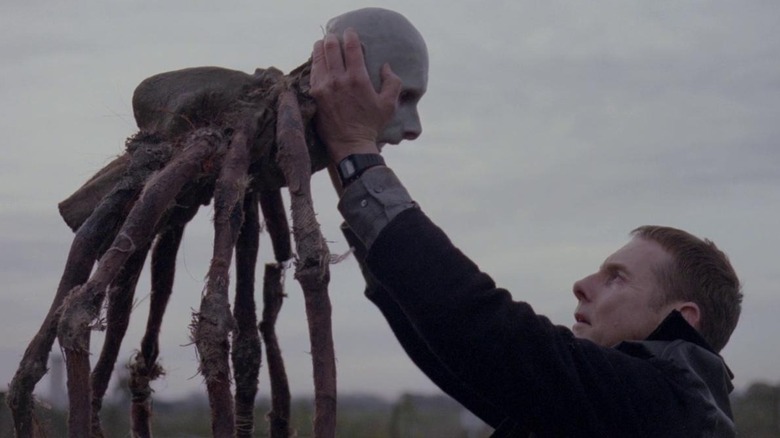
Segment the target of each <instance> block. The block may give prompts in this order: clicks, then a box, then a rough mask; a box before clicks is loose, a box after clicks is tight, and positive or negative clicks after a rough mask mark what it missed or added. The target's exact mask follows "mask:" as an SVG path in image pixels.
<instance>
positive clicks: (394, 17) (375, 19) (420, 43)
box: [326, 8, 428, 145]
mask: <svg viewBox="0 0 780 438" xmlns="http://www.w3.org/2000/svg"><path fill="white" fill-rule="evenodd" d="M347 28H352V29H354V30H355V31H356V32H357V34H358V35H359V36H360V41H361V42H362V43H363V48H364V53H365V60H366V68H367V70H368V74H369V76H370V77H371V82H372V83H373V85H374V88H375V89H376V90H379V89H380V88H381V87H380V86H381V76H380V70H381V68H382V65H384V64H385V63H389V64H390V68H392V69H393V72H395V74H396V75H398V76H399V77H400V78H401V81H402V82H403V87H402V89H401V94H400V96H399V98H398V107H397V109H396V112H395V115H394V117H393V120H391V121H390V123H389V124H388V125H387V127H386V128H385V130H384V131H383V132H382V133H380V135H379V138H378V139H377V143H379V144H380V145H382V144H385V143H391V144H398V143H400V142H401V141H402V140H414V139H415V138H417V137H418V136H419V135H420V134H421V133H422V125H421V123H420V116H419V114H418V112H417V103H418V102H419V101H420V99H421V98H422V96H423V95H424V94H425V91H426V90H427V88H428V48H427V47H426V45H425V40H423V37H422V35H420V32H418V31H417V29H416V28H415V27H414V26H413V25H412V23H410V22H409V20H407V19H406V17H404V16H403V15H401V14H399V13H397V12H394V11H390V10H387V9H381V8H364V9H358V10H355V11H350V12H347V13H345V14H342V15H339V16H338V17H334V18H332V19H331V20H330V21H328V24H327V25H326V31H327V32H328V33H333V34H335V35H336V36H338V37H339V38H341V37H342V34H343V33H344V30H346V29H347Z"/></svg>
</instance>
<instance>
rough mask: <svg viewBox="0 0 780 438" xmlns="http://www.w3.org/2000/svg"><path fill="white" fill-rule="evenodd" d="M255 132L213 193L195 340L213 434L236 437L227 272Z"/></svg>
mask: <svg viewBox="0 0 780 438" xmlns="http://www.w3.org/2000/svg"><path fill="white" fill-rule="evenodd" d="M253 138H254V129H253V128H249V127H244V128H243V129H239V130H237V131H236V132H235V133H234V134H233V138H232V141H231V144H230V147H229V150H228V152H227V155H226V156H225V159H224V161H223V163H222V169H221V171H220V176H219V179H218V180H217V184H216V187H215V190H214V255H213V257H212V259H211V265H210V267H209V272H208V275H207V280H206V292H205V294H204V295H203V297H202V299H201V304H200V312H199V313H198V314H197V315H196V318H195V321H194V324H193V325H194V327H193V339H194V341H195V345H196V347H197V349H198V355H199V357H200V372H201V374H202V375H203V377H204V379H205V381H206V388H207V390H208V395H209V405H210V406H211V420H212V422H211V430H212V434H213V435H214V436H233V435H234V434H235V413H234V408H233V397H232V394H231V391H230V365H229V362H228V353H229V350H230V345H229V342H228V335H229V333H230V332H231V331H232V330H234V329H235V320H234V319H233V316H232V315H231V314H230V303H229V300H228V283H229V275H228V269H229V267H230V263H231V259H232V254H233V247H234V245H235V243H236V240H237V238H238V234H239V231H240V229H241V225H242V221H243V216H244V215H243V203H244V194H245V190H246V187H247V185H248V183H249V179H248V176H247V169H248V168H249V144H250V139H253Z"/></svg>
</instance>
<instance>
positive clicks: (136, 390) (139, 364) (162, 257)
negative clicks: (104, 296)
mask: <svg viewBox="0 0 780 438" xmlns="http://www.w3.org/2000/svg"><path fill="white" fill-rule="evenodd" d="M198 208H199V205H198V204H195V205H194V206H191V207H179V206H178V205H177V206H174V207H172V209H171V210H172V212H171V215H170V217H169V218H168V221H167V225H166V227H165V228H164V229H163V230H162V231H160V233H159V234H158V236H157V239H156V240H155V242H154V247H153V249H152V263H151V271H152V291H151V297H150V300H149V301H150V302H149V316H148V318H147V321H146V332H145V333H144V337H143V340H142V341H141V351H140V352H139V353H137V354H136V356H135V359H134V361H133V363H132V364H131V365H130V384H129V386H130V388H129V389H130V395H131V400H132V405H131V407H130V429H131V431H132V436H134V437H148V436H151V434H152V432H151V424H150V419H151V414H152V412H151V409H152V403H151V393H152V390H151V388H150V386H149V383H150V382H151V381H152V380H154V379H156V378H157V377H159V376H160V374H162V369H161V368H160V366H159V365H158V364H157V355H158V353H159V349H158V337H159V334H160V326H161V325H162V319H163V315H164V313H165V309H166V307H167V305H168V299H169V298H170V296H171V291H172V289H173V279H174V275H175V273H176V254H177V253H178V251H179V244H180V243H181V239H182V236H183V235H184V227H185V226H186V225H187V223H188V222H189V221H190V220H192V218H193V217H194V216H195V213H197V212H198Z"/></svg>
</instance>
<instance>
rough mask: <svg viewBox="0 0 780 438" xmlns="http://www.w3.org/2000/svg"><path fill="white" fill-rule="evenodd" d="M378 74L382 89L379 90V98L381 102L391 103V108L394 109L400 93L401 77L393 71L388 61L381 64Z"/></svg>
mask: <svg viewBox="0 0 780 438" xmlns="http://www.w3.org/2000/svg"><path fill="white" fill-rule="evenodd" d="M380 76H381V78H382V89H381V90H379V98H380V100H381V101H382V102H383V103H385V104H387V105H392V107H393V109H395V105H396V103H397V102H398V95H399V94H400V93H401V85H403V83H402V81H401V78H399V77H398V75H396V74H395V73H393V70H392V69H391V68H390V64H388V63H385V64H384V65H383V66H382V70H381V71H380Z"/></svg>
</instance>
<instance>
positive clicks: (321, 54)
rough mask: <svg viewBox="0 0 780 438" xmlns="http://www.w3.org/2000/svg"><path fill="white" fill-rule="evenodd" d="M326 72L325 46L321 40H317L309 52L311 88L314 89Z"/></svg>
mask: <svg viewBox="0 0 780 438" xmlns="http://www.w3.org/2000/svg"><path fill="white" fill-rule="evenodd" d="M327 71H328V65H327V63H326V61H325V46H324V42H323V40H317V41H316V42H315V43H314V48H313V49H312V51H311V79H310V83H311V86H312V87H316V85H317V84H318V83H319V81H320V79H321V78H322V77H323V76H324V74H325V72H327Z"/></svg>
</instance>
